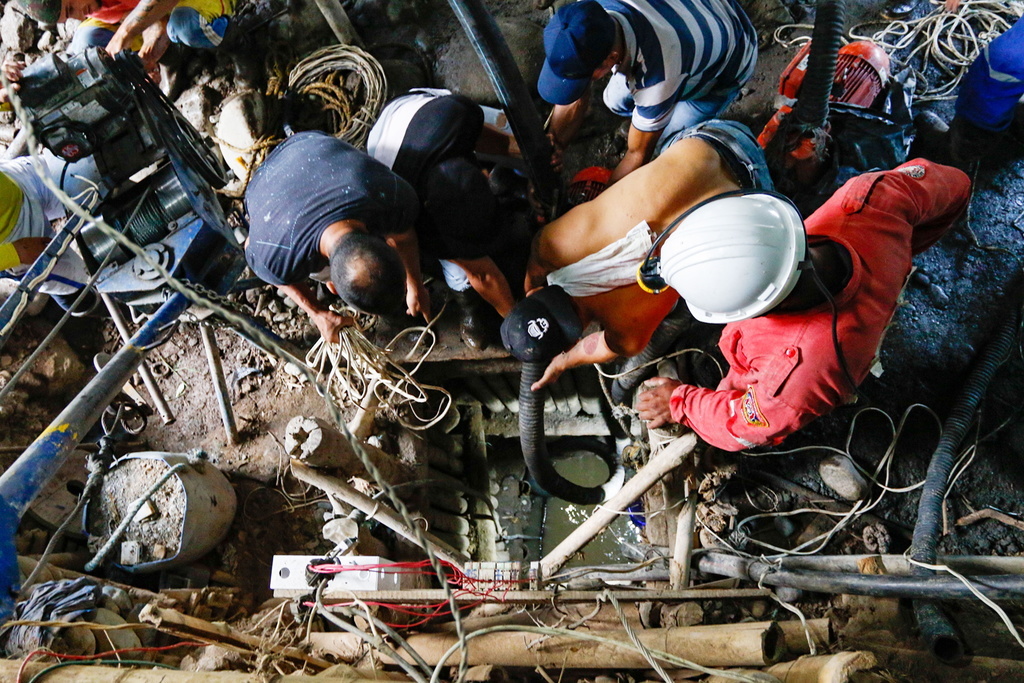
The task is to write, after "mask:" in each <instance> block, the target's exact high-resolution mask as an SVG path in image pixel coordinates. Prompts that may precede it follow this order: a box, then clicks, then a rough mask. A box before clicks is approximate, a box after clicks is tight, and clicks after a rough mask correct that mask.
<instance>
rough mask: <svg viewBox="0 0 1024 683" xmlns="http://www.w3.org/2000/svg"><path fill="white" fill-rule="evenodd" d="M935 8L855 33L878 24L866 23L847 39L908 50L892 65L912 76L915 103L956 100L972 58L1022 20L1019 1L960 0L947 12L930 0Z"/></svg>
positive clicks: (891, 49) (1022, 6) (1023, 6)
mask: <svg viewBox="0 0 1024 683" xmlns="http://www.w3.org/2000/svg"><path fill="white" fill-rule="evenodd" d="M932 4H933V5H936V8H935V9H934V10H933V11H932V12H931V13H930V14H927V15H925V16H924V17H921V18H920V19H911V20H909V21H904V20H896V21H893V22H890V23H889V24H887V25H886V26H885V27H884V28H882V29H881V30H879V31H875V32H874V33H867V32H865V33H861V31H862V30H864V29H866V28H867V27H868V26H871V25H873V24H877V23H878V22H867V23H864V24H860V25H858V26H854V27H853V28H852V29H851V30H850V37H851V38H852V39H853V40H870V41H873V42H875V43H878V44H879V45H880V46H881V47H882V48H883V49H884V50H885V51H886V52H888V53H889V54H890V56H892V55H893V53H894V52H898V51H903V50H909V52H908V53H906V54H905V55H901V56H900V57H899V59H898V61H899V62H900V63H902V64H904V65H911V64H912V63H913V68H914V70H915V71H916V72H917V74H918V79H917V81H918V84H917V92H916V96H915V97H916V100H917V101H918V102H932V101H937V100H949V99H953V98H954V97H956V89H957V86H958V85H959V84H960V80H961V79H962V78H963V76H964V74H965V73H967V68H968V67H969V66H970V65H971V64H972V63H973V62H974V60H975V59H976V58H977V56H978V54H979V53H980V52H981V50H982V48H984V47H985V46H986V45H988V43H990V42H991V41H992V40H993V39H994V38H996V37H998V36H999V35H1001V34H1002V33H1003V32H1005V31H1006V30H1007V29H1009V28H1010V26H1012V25H1013V23H1014V22H1015V21H1016V20H1017V19H1019V18H1020V17H1021V15H1024V2H1020V1H1019V0H1009V2H1006V1H999V0H963V1H962V2H961V3H960V6H959V7H958V8H957V9H956V10H955V11H953V12H950V11H947V10H946V9H945V6H944V4H943V3H942V2H941V1H936V0H932ZM935 70H938V72H939V77H938V78H937V79H936V80H935V82H933V83H930V82H929V81H928V79H927V74H928V73H929V72H932V73H933V72H934V71H935Z"/></svg>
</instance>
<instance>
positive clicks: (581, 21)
mask: <svg viewBox="0 0 1024 683" xmlns="http://www.w3.org/2000/svg"><path fill="white" fill-rule="evenodd" d="M544 50H545V53H546V59H545V62H544V68H543V69H542V71H541V75H540V79H539V81H538V83H537V89H538V91H539V92H540V95H541V97H543V98H544V99H545V100H546V101H548V102H550V103H551V104H553V105H555V108H554V111H553V112H552V119H551V134H552V137H553V142H554V145H555V148H556V152H557V151H561V150H562V149H564V148H565V146H566V145H568V143H569V142H570V141H571V140H572V138H573V137H574V136H575V134H576V133H577V132H578V131H579V128H580V125H581V124H582V123H583V117H584V116H585V115H586V111H587V108H588V106H589V104H590V84H591V82H592V81H594V80H598V79H600V78H603V77H605V76H607V75H608V74H609V73H610V74H612V77H611V80H610V82H609V83H608V86H607V88H605V91H604V101H605V104H606V105H607V106H608V108H609V109H611V110H612V111H613V112H615V113H616V114H619V115H621V116H630V117H631V121H630V127H629V137H628V141H627V149H626V153H625V156H623V158H622V160H621V161H620V162H619V164H618V166H616V168H615V170H614V172H613V173H612V177H611V181H612V182H615V181H616V180H618V179H620V178H622V177H623V176H625V175H627V174H628V173H630V172H632V171H634V170H636V169H637V168H639V167H640V166H642V165H643V164H645V163H647V162H648V161H650V159H651V158H652V157H653V156H654V155H655V154H656V153H657V154H660V153H661V151H662V150H664V149H665V148H667V147H668V146H669V145H670V144H672V143H673V142H675V140H676V139H677V138H678V135H679V134H680V133H681V132H682V131H683V130H685V129H686V128H689V127H691V126H694V125H696V124H698V123H701V122H702V121H706V120H708V119H711V118H714V117H716V116H717V115H718V114H719V113H720V112H722V110H724V109H725V108H726V107H727V106H728V105H729V104H730V103H731V102H732V101H733V100H734V99H735V98H736V96H737V95H738V94H739V89H740V86H741V85H742V84H743V83H745V82H746V81H747V79H749V78H750V77H751V75H753V73H754V65H755V63H756V62H757V34H756V32H755V31H754V27H753V25H752V24H751V23H750V19H749V18H747V16H746V14H745V13H744V12H743V9H742V8H740V6H739V5H738V4H737V3H736V0H580V2H575V3H572V4H569V5H566V6H565V7H562V8H561V9H560V10H559V11H558V12H557V13H556V14H555V16H554V17H552V19H551V21H550V22H548V26H547V28H546V29H545V30H544Z"/></svg>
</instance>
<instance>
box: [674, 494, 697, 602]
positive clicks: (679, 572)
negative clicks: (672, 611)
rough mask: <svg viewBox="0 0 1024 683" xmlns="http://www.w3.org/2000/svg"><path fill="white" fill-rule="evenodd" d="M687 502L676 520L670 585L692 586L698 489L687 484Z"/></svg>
mask: <svg viewBox="0 0 1024 683" xmlns="http://www.w3.org/2000/svg"><path fill="white" fill-rule="evenodd" d="M686 488H687V493H686V502H685V503H683V509H682V510H681V511H680V512H679V517H678V518H677V520H676V542H675V548H674V550H673V552H672V562H671V563H670V564H669V566H668V571H669V587H670V588H673V589H680V588H688V587H689V586H690V559H691V558H692V557H693V530H694V527H695V526H696V523H697V490H696V488H691V486H690V483H689V482H687V484H686Z"/></svg>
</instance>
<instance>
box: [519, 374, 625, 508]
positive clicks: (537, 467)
mask: <svg viewBox="0 0 1024 683" xmlns="http://www.w3.org/2000/svg"><path fill="white" fill-rule="evenodd" d="M546 368H547V363H546V362H532V363H531V362H524V363H523V375H522V379H521V380H520V382H519V443H520V445H521V446H522V449H523V459H524V460H525V461H526V468H527V469H528V470H529V471H530V477H532V478H533V484H534V485H535V486H536V487H539V488H540V489H541V490H540V491H537V493H540V494H541V495H551V496H555V497H557V498H561V499H562V500H567V501H569V502H570V503H576V504H578V505H594V504H595V503H602V502H604V501H605V500H607V499H608V498H609V497H611V496H612V495H613V494H614V493H615V492H616V491H618V489H619V488H621V487H622V482H623V480H624V479H625V470H624V469H623V468H622V464H621V463H620V462H619V461H618V458H617V457H615V456H617V454H615V453H614V449H612V455H613V458H612V460H611V461H610V462H608V471H609V478H608V481H607V482H605V483H604V484H602V485H601V486H580V485H579V484H574V483H573V482H571V481H569V480H568V479H566V478H565V477H563V476H562V475H560V474H559V473H558V471H557V470H556V469H555V466H554V465H553V464H552V463H551V458H550V456H549V455H548V448H547V443H546V441H545V437H544V392H543V391H533V390H531V389H530V387H531V386H533V383H534V382H536V381H537V380H539V379H540V378H541V377H543V376H544V370H545V369H546ZM598 455H601V456H602V457H605V456H606V455H607V454H606V453H598Z"/></svg>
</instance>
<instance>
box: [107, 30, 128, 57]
mask: <svg viewBox="0 0 1024 683" xmlns="http://www.w3.org/2000/svg"><path fill="white" fill-rule="evenodd" d="M104 49H105V50H106V51H107V52H108V53H109V54H110V56H111V57H116V56H117V53H118V52H121V51H122V50H124V49H125V44H124V38H122V37H121V36H119V35H118V34H117V33H115V34H114V35H113V36H111V38H110V42H109V43H107V45H106V47H105V48H104Z"/></svg>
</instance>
